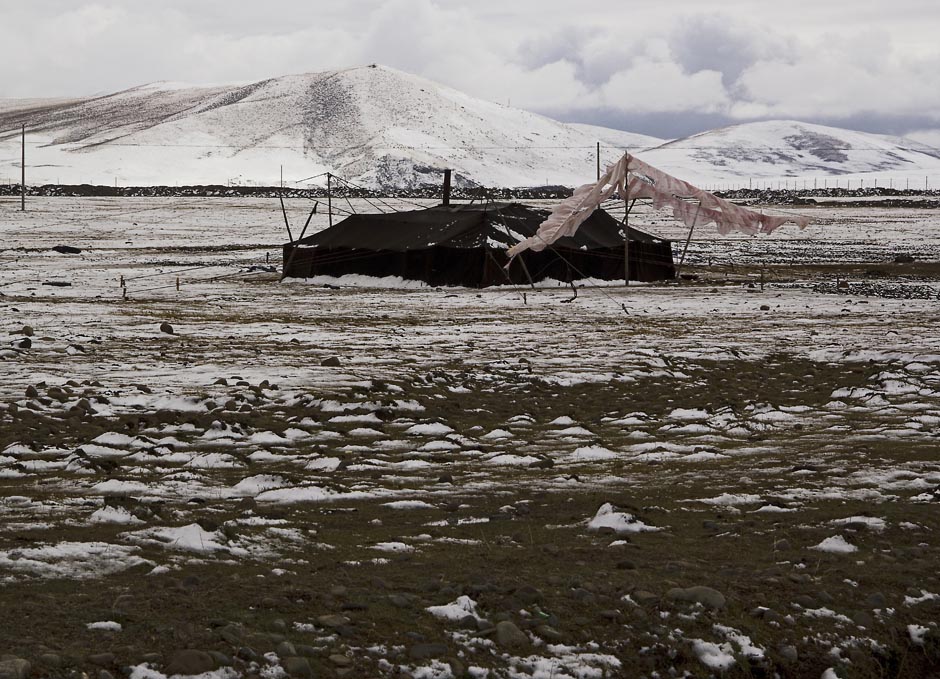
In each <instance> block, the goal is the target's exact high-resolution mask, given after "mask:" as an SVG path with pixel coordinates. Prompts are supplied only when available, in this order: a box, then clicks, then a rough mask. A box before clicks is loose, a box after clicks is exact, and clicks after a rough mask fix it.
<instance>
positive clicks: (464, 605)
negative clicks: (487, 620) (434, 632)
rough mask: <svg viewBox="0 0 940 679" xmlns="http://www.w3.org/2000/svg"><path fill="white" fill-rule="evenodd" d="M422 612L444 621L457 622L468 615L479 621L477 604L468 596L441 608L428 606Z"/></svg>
mask: <svg viewBox="0 0 940 679" xmlns="http://www.w3.org/2000/svg"><path fill="white" fill-rule="evenodd" d="M424 610H426V611H427V612H428V613H430V614H431V615H433V616H435V617H437V618H443V619H445V620H454V621H459V620H463V619H464V618H466V617H467V616H468V615H472V616H473V617H474V618H476V619H477V620H480V616H479V615H478V614H477V602H476V601H474V600H473V599H471V598H470V597H468V596H461V597H458V598H457V600H456V601H452V602H451V603H449V604H445V605H443V606H428V607H427V608H425V609H424Z"/></svg>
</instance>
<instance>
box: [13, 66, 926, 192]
mask: <svg viewBox="0 0 940 679" xmlns="http://www.w3.org/2000/svg"><path fill="white" fill-rule="evenodd" d="M24 122H25V123H26V124H27V129H28V144H29V146H28V154H27V166H28V174H27V182H28V183H30V184H43V183H53V184H83V183H88V184H104V185H112V184H114V183H116V184H119V185H123V186H132V185H144V186H149V185H168V186H174V185H186V184H221V185H225V184H229V183H232V184H241V185H269V186H270V185H276V184H277V183H278V182H279V180H280V169H281V166H283V168H284V178H285V180H286V182H287V184H288V185H290V186H303V185H304V182H303V181H301V180H304V179H307V178H310V177H313V176H314V175H319V174H321V173H325V172H327V171H329V172H332V173H334V174H336V175H339V176H341V177H345V178H347V179H349V180H350V181H353V182H355V183H357V184H360V185H363V186H367V187H369V188H378V189H385V188H388V189H399V190H401V189H415V188H420V187H426V186H436V185H438V184H440V182H441V174H442V171H443V170H444V169H445V168H452V169H453V170H455V183H456V185H458V186H466V187H470V186H490V187H531V186H546V185H564V186H577V185H580V184H582V183H585V182H587V181H590V180H592V179H593V178H594V176H595V172H596V158H595V144H596V143H597V142H598V141H600V142H601V144H602V154H601V155H602V162H603V163H605V164H606V163H607V162H611V161H613V160H616V159H617V158H618V157H619V156H620V155H621V154H622V152H623V150H624V149H629V150H631V151H632V152H633V153H636V154H638V155H639V156H640V157H642V158H643V159H645V160H647V161H648V162H650V163H651V164H653V165H657V166H659V167H661V168H662V169H664V170H666V171H669V172H672V173H674V174H676V175H677V176H680V177H683V178H685V179H688V180H690V181H693V182H698V183H710V182H720V181H729V180H741V181H743V182H746V181H748V179H749V178H768V177H779V178H783V177H801V178H807V177H813V176H833V175H840V176H841V175H857V174H859V173H873V172H877V173H882V175H883V177H884V178H885V179H887V177H888V175H889V174H891V175H894V176H898V177H901V176H908V175H909V176H914V177H916V176H919V177H921V178H922V176H923V175H924V174H925V173H927V174H931V173H935V174H936V175H937V181H938V182H940V151H938V150H936V149H932V148H930V147H927V146H924V145H923V144H919V143H917V142H914V141H911V140H907V139H899V138H891V137H883V136H879V135H873V134H865V133H861V132H852V131H848V130H841V129H838V128H831V127H823V126H820V125H811V124H807V123H799V122H793V121H770V122H761V123H749V124H744V125H737V126H733V127H726V128H722V129H719V130H712V131H710V132H704V133H701V134H697V135H693V136H691V137H687V138H684V139H678V140H674V141H669V142H665V141H664V140H661V139H657V138H655V137H649V136H646V135H640V134H635V133H631V132H625V131H621V130H612V129H608V128H603V127H596V126H592V125H581V124H565V123H561V122H558V121H555V120H552V119H550V118H546V117H544V116H540V115H536V114H534V113H530V112H528V111H523V110H519V109H514V108H509V107H507V106H503V105H501V104H496V103H493V102H489V101H484V100H482V99H477V98H474V97H471V96H468V95H466V94H463V93H461V92H458V91H457V90H454V89H451V88H448V87H444V86H442V85H438V84H436V83H433V82H431V81H429V80H426V79H424V78H420V77H417V76H414V75H409V74H407V73H403V72H401V71H397V70H394V69H391V68H386V67H383V66H363V67H357V68H350V69H344V70H339V71H325V72H321V73H305V74H300V75H289V76H284V77H280V78H272V79H269V80H262V81H259V82H255V83H249V84H242V85H230V86H214V87H193V86H189V85H181V84H175V83H155V84H151V85H143V86H140V87H134V88H131V89H129V90H124V91H122V92H117V93H114V94H109V95H105V96H96V97H88V98H83V99H29V100H25V99H21V100H0V183H15V182H18V181H19V166H18V163H19V155H20V153H19V151H20V150H19V142H20V139H19V127H20V125H21V124H22V123H24ZM921 181H922V179H921ZM739 183H740V182H739Z"/></svg>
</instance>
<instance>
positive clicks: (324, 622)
mask: <svg viewBox="0 0 940 679" xmlns="http://www.w3.org/2000/svg"><path fill="white" fill-rule="evenodd" d="M349 622H350V620H349V618H347V617H346V616H345V615H340V614H338V613H332V614H329V615H321V616H320V617H319V618H317V624H318V625H320V627H344V626H346V625H348V624H349Z"/></svg>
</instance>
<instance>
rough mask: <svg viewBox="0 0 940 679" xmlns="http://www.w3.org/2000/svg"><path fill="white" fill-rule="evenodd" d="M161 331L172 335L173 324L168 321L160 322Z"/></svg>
mask: <svg viewBox="0 0 940 679" xmlns="http://www.w3.org/2000/svg"><path fill="white" fill-rule="evenodd" d="M160 332H165V333H166V334H167V335H172V334H174V330H173V326H172V325H170V324H169V323H167V322H166V321H163V323H161V324H160Z"/></svg>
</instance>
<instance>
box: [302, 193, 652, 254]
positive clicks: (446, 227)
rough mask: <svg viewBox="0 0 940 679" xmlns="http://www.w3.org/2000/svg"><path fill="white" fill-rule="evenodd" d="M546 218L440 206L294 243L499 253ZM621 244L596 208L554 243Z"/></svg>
mask: <svg viewBox="0 0 940 679" xmlns="http://www.w3.org/2000/svg"><path fill="white" fill-rule="evenodd" d="M547 216H548V211H547V210H538V209H535V208H532V207H529V206H526V205H521V204H519V203H471V204H469V205H446V206H445V205H438V206H436V207H431V208H427V209H423V210H411V211H407V212H394V213H390V214H363V215H351V216H349V217H347V218H346V219H344V220H343V221H341V222H339V223H337V224H335V225H333V226H332V227H330V228H328V229H325V230H324V231H320V232H319V233H315V234H312V235H310V236H307V237H306V238H304V239H302V240H300V241H298V243H297V244H299V245H305V246H308V247H326V248H365V249H371V250H393V251H405V250H419V249H424V248H429V247H434V246H443V247H450V248H468V249H469V248H479V247H485V246H488V247H492V248H499V249H503V248H508V247H510V246H512V245H515V244H516V243H518V242H519V241H521V240H523V239H525V238H529V237H530V236H532V235H534V234H535V233H536V231H538V228H539V225H540V224H541V223H542V222H543V221H544V220H545V218H546V217H547ZM630 240H634V241H644V242H656V241H661V240H662V239H659V238H656V237H655V236H652V235H650V234H648V233H645V232H643V231H640V230H638V229H634V228H632V227H631V228H630ZM621 243H623V227H622V225H621V224H620V222H619V221H618V220H616V219H614V218H613V217H611V216H610V215H609V214H608V213H607V212H605V211H603V210H600V209H598V210H595V211H594V212H593V213H592V214H591V216H590V217H588V219H587V220H586V221H585V222H584V224H583V225H582V226H581V228H580V229H578V232H577V233H576V234H575V235H574V236H573V237H571V238H562V239H560V240H558V241H557V245H558V246H559V247H566V248H576V249H582V248H586V249H596V248H606V247H615V246H618V245H620V244H621Z"/></svg>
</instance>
